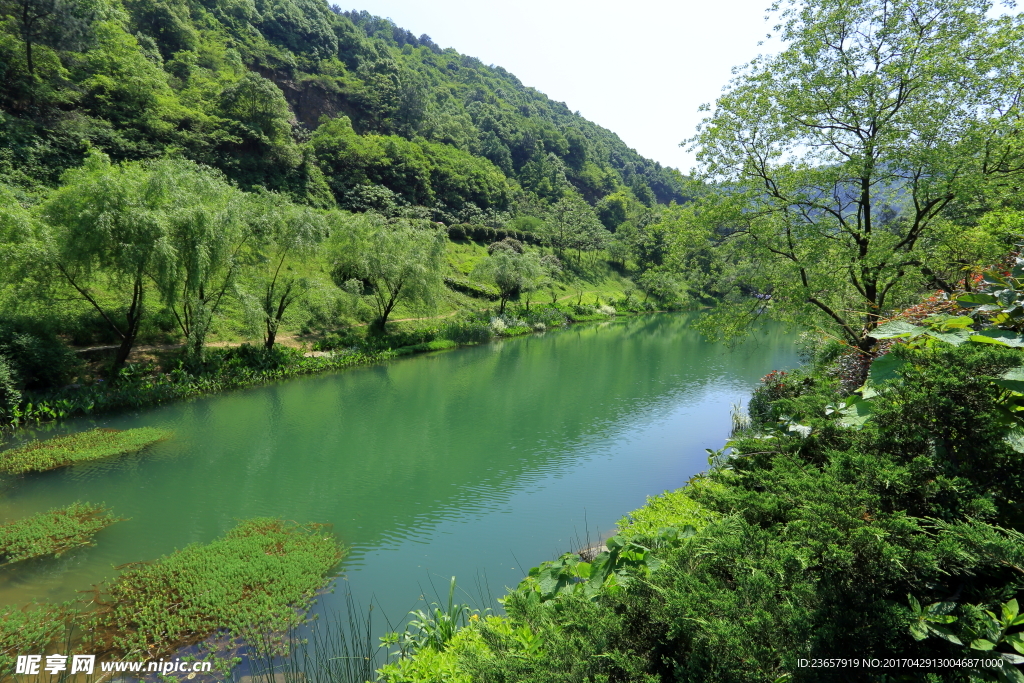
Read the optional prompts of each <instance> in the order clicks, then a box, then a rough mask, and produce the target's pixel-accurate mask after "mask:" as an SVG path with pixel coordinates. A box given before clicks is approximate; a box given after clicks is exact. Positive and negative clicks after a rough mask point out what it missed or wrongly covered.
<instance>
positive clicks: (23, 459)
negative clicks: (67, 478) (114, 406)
mask: <svg viewBox="0 0 1024 683" xmlns="http://www.w3.org/2000/svg"><path fill="white" fill-rule="evenodd" d="M170 436H171V432H169V431H167V430H164V429H156V428H155V427H137V428H135V429H125V430H120V431H119V430H116V429H91V430H89V431H85V432H78V433H76V434H69V435H67V436H58V437H53V438H50V439H46V440H45V441H32V442H29V443H28V444H25V445H24V446H18V447H16V448H10V449H7V450H5V451H3V452H2V453H0V470H3V471H4V472H10V473H12V474H21V473H24V472H45V471H46V470H52V469H56V468H58V467H66V466H68V465H73V464H74V463H78V462H87V461H89V460H99V459H101V458H111V457H114V456H118V455H125V454H127V453H135V452H137V451H141V450H142V449H144V448H146V447H147V446H150V445H152V444H154V443H157V442H158V441H163V440H164V439H168V438H170Z"/></svg>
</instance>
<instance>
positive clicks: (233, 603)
mask: <svg viewBox="0 0 1024 683" xmlns="http://www.w3.org/2000/svg"><path fill="white" fill-rule="evenodd" d="M342 555H343V553H342V549H341V547H340V546H339V545H338V543H337V541H336V540H335V539H334V537H333V536H332V535H331V534H329V533H327V532H326V531H324V529H323V525H319V524H309V525H298V524H292V523H287V522H283V521H281V520H276V519H251V520H247V521H245V522H242V523H241V524H239V525H238V526H237V527H235V528H234V529H232V530H231V531H229V532H228V533H227V534H226V535H225V536H224V537H223V538H221V539H218V540H216V541H213V542H212V543H209V544H205V545H202V544H195V545H189V546H186V547H185V548H183V549H181V550H178V551H176V552H174V553H172V554H170V555H167V556H165V557H163V558H161V559H159V560H157V561H156V562H153V563H152V564H145V565H141V566H136V567H133V568H130V569H127V570H126V571H124V572H123V573H122V574H121V575H120V576H119V577H118V578H117V579H116V580H115V581H114V582H113V584H111V585H109V586H108V587H106V588H104V589H100V591H99V595H98V596H97V599H96V604H97V605H99V609H98V610H97V611H95V612H93V613H92V614H90V615H87V617H86V620H87V621H86V623H87V626H88V627H89V628H92V629H94V633H95V634H96V636H97V641H98V645H97V647H99V648H100V649H104V648H109V649H113V650H116V651H119V652H121V653H136V654H139V656H140V657H142V656H148V657H150V658H152V657H156V656H160V655H162V654H166V653H169V652H171V651H173V650H174V649H175V648H177V647H181V646H183V645H188V644H191V643H196V642H199V641H202V640H204V639H205V638H206V637H208V636H210V635H211V634H214V633H216V632H218V631H222V630H223V631H226V632H227V634H228V635H229V637H230V638H231V640H232V641H236V640H238V639H243V638H249V639H251V638H252V637H253V636H255V637H257V638H258V639H260V642H266V637H267V634H279V635H283V634H285V633H287V632H288V630H289V629H291V628H294V627H295V626H297V625H298V624H300V623H301V622H302V620H303V614H304V613H305V611H306V610H307V609H308V607H309V605H310V603H311V601H312V599H313V597H314V596H315V594H316V593H317V591H318V590H320V589H321V588H322V587H323V586H324V583H325V579H326V577H327V576H328V575H329V574H330V572H331V570H332V569H333V568H334V567H335V566H336V565H337V564H338V562H339V561H341V558H342ZM279 642H280V643H283V642H284V641H283V640H280V641H279ZM280 647H282V648H284V647H285V645H280ZM140 653H145V655H142V654H140ZM133 656H134V655H133Z"/></svg>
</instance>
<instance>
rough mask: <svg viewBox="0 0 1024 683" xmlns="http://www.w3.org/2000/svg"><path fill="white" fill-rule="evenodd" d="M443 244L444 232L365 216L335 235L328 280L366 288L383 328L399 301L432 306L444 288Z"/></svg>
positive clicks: (360, 289)
mask: <svg viewBox="0 0 1024 683" xmlns="http://www.w3.org/2000/svg"><path fill="white" fill-rule="evenodd" d="M445 241H446V234H445V232H444V231H443V230H440V229H438V228H436V227H434V226H432V225H430V226H417V225H414V224H413V223H410V222H408V221H398V222H396V223H393V224H392V223H388V221H386V220H385V219H384V218H383V217H381V216H380V215H379V214H364V215H363V216H361V217H358V218H355V219H353V220H352V221H351V222H350V223H349V224H348V225H347V226H346V229H345V230H344V231H339V232H338V233H336V234H335V235H334V236H333V243H332V245H331V256H330V258H331V262H332V267H333V272H332V276H333V277H334V281H335V283H336V284H338V285H339V286H341V287H343V288H345V289H346V290H347V291H350V292H352V293H354V294H360V293H362V292H363V291H364V286H368V290H369V291H367V294H368V295H370V296H371V297H372V298H373V302H374V304H375V306H376V308H377V320H376V321H375V324H376V326H377V328H378V329H380V330H383V329H384V326H385V325H386V324H387V321H388V316H390V315H391V311H392V310H394V308H395V305H396V304H397V303H398V302H399V301H405V302H407V303H409V304H418V305H421V306H424V307H429V306H431V305H433V303H434V300H435V298H436V296H437V294H438V292H439V291H440V290H441V288H442V286H443V284H442V283H443V281H442V277H441V266H442V263H443V259H444V245H445ZM364 283H365V285H364Z"/></svg>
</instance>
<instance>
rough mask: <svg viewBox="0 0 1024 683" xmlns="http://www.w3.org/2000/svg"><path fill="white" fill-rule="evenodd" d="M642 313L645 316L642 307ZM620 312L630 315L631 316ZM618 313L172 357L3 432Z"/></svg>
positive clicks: (459, 319)
mask: <svg viewBox="0 0 1024 683" xmlns="http://www.w3.org/2000/svg"><path fill="white" fill-rule="evenodd" d="M633 303H637V302H633ZM636 308H637V307H633V311H635V310H636ZM639 309H640V310H641V311H645V310H646V308H645V307H642V306H641V307H639ZM620 310H622V312H623V313H628V312H632V311H631V310H630V309H629V308H622V309H620ZM617 313H618V311H617V309H616V308H614V307H612V306H610V305H608V304H579V305H576V304H558V305H551V304H534V305H533V306H531V307H530V308H529V310H527V309H526V308H525V307H520V308H518V309H517V310H515V311H513V310H512V308H511V307H510V308H509V310H508V311H507V312H506V313H505V314H498V313H497V312H496V311H489V310H485V311H475V312H468V313H464V314H462V315H459V316H451V317H447V318H438V319H427V320H416V321H406V322H400V323H392V324H389V325H388V328H387V330H385V332H384V333H377V332H374V331H373V330H371V329H370V328H368V327H348V328H344V329H343V330H340V331H334V332H331V333H325V334H323V335H321V336H320V337H319V339H317V341H316V342H315V343H314V344H313V349H314V351H315V352H320V353H316V354H315V355H307V354H306V353H305V352H304V351H302V350H301V349H296V348H289V347H284V346H275V347H274V348H273V349H269V350H268V349H264V348H263V347H256V346H251V345H242V346H238V347H232V348H212V349H208V350H207V351H206V354H205V356H204V359H203V361H201V362H194V361H193V362H186V361H184V360H182V359H181V358H180V357H179V356H177V355H173V356H168V357H166V358H164V359H163V361H162V362H161V363H136V364H130V365H128V366H127V367H126V368H125V369H123V370H122V371H121V373H120V375H119V376H118V378H117V379H116V381H113V382H107V381H103V380H94V381H92V382H89V383H87V384H81V385H72V386H68V387H65V388H63V389H60V390H56V391H48V392H36V393H26V394H25V396H24V397H23V399H22V401H21V403H20V404H19V405H18V406H16V407H15V408H14V410H13V411H12V412H11V413H10V414H9V415H7V416H5V417H6V423H5V424H4V428H5V429H6V430H7V431H11V430H13V429H17V428H19V427H24V426H28V425H32V424H38V423H44V422H50V421H54V420H61V419H64V418H68V417H75V416H83V415H96V414H101V413H107V412H114V411H118V410H130V409H138V408H144V407H148V406H153V405H158V404H162V403H168V402H171V401H180V400H186V399H190V398H196V397H198V396H204V395H208V394H213V393H217V392H221V391H227V390H231V389H242V388H247V387H253V386H259V385H261V384H266V383H269V382H274V381H279V380H284V379H289V378H292V377H299V376H303V375H311V374H319V373H324V372H333V371H338V370H343V369H347V368H351V367H356V366H361V365H367V364H372V363H377V362H380V361H383V360H387V359H389V358H394V357H395V356H402V355H409V354H413V353H422V352H427V351H439V350H445V349H451V348H456V347H458V346H462V345H465V344H474V343H479V342H484V341H487V340H489V339H493V338H499V337H512V336H518V335H523V334H530V333H533V332H540V331H544V330H546V329H549V328H557V327H563V326H565V325H569V324H572V323H576V322H592V321H599V320H608V319H610V318H611V317H613V316H615V315H616V314H617ZM37 455H38V454H37ZM19 458H20V456H19ZM12 471H13V470H12ZM19 471H20V470H19Z"/></svg>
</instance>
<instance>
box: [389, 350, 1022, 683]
mask: <svg viewBox="0 0 1024 683" xmlns="http://www.w3.org/2000/svg"><path fill="white" fill-rule="evenodd" d="M849 354H850V351H849V350H848V349H844V348H843V347H842V346H840V345H837V344H834V343H830V342H822V343H820V344H818V345H817V346H816V347H815V348H814V349H812V350H811V353H810V355H811V356H812V358H811V360H810V362H809V363H808V364H807V365H805V366H804V367H803V368H801V369H800V370H797V371H794V372H789V373H785V372H781V373H771V374H769V375H767V376H766V377H765V378H764V379H763V380H762V383H761V385H760V386H759V387H758V389H757V390H756V391H755V393H754V397H753V399H752V400H751V405H752V409H751V418H752V422H751V424H750V426H749V427H748V428H747V429H745V430H741V431H740V432H739V433H737V434H736V435H735V436H733V437H732V438H731V439H729V440H728V441H727V442H726V444H725V447H723V448H721V449H719V450H717V451H709V464H711V465H713V466H712V468H711V469H710V470H709V471H708V472H707V473H706V474H703V475H698V476H696V477H694V478H692V479H691V480H690V482H689V484H688V485H687V486H685V487H683V488H681V489H678V490H676V491H673V492H668V493H665V494H663V495H661V496H657V497H654V498H651V499H650V500H649V501H648V503H647V504H646V505H645V506H643V507H641V508H639V509H638V510H636V511H634V512H633V513H631V514H630V515H629V516H627V517H626V518H625V519H623V520H621V521H620V523H619V525H618V526H619V529H620V531H619V533H618V534H617V535H616V536H614V537H612V538H611V539H609V541H608V542H607V543H606V550H604V551H603V552H600V553H599V554H597V555H596V556H595V557H593V558H584V557H581V556H580V555H578V554H573V553H568V554H566V555H563V556H562V557H560V558H559V559H557V560H555V561H552V562H546V563H543V564H541V565H540V566H538V567H535V568H533V569H532V570H530V571H529V573H528V576H527V577H526V578H525V579H524V580H523V581H522V582H521V583H520V585H519V586H518V588H516V589H515V590H513V591H511V592H510V593H508V594H507V595H506V596H505V597H504V598H503V601H502V602H503V605H504V608H505V610H506V616H503V617H496V616H488V615H484V614H479V613H476V614H474V613H472V612H465V611H459V613H458V616H459V617H460V625H461V626H462V628H461V629H458V630H456V629H451V630H450V631H448V633H449V635H448V637H447V639H446V640H444V642H440V643H439V642H437V640H436V639H434V640H431V639H429V638H424V637H423V636H424V635H425V634H436V633H437V629H438V627H439V625H440V619H441V616H440V615H439V616H437V618H435V619H434V620H426V621H423V622H421V623H419V624H415V625H414V626H412V627H410V628H409V629H407V631H406V632H405V633H404V634H398V635H397V636H396V637H395V638H394V640H395V642H405V643H412V646H410V647H408V648H406V650H405V651H404V652H403V653H402V654H403V655H404V656H402V657H401V658H399V659H398V660H397V661H394V662H392V663H390V664H388V665H386V666H384V667H383V668H382V669H381V670H380V672H379V673H380V676H381V680H383V681H386V682H387V683H421V682H423V681H439V682H440V681H443V682H445V683H470V682H472V681H482V680H486V681H508V682H509V683H511V682H513V681H515V682H516V683H529V682H533V683H541V682H542V681H544V682H546V681H554V680H589V679H594V680H618V681H649V680H679V681H716V682H720V681H724V682H727V683H730V682H735V683H747V682H750V681H758V682H764V683H777V682H779V681H794V682H795V681H832V680H836V681H839V680H849V677H850V676H851V675H853V674H856V675H857V676H860V675H864V676H865V677H871V680H873V679H874V678H875V677H881V676H883V675H886V674H887V672H888V671H889V670H888V669H887V668H886V667H885V666H884V665H883V664H881V662H884V661H885V660H886V659H891V658H908V659H914V660H920V661H932V662H934V661H939V660H941V659H944V658H945V659H965V658H970V659H971V661H972V662H974V663H973V664H972V663H968V664H967V665H965V667H964V668H962V669H960V670H957V671H955V672H953V674H952V675H951V672H950V670H948V669H945V670H943V669H939V668H937V667H931V666H928V667H926V668H925V670H924V671H923V672H921V673H923V675H924V678H923V679H922V680H928V681H940V680H941V681H953V680H955V681H960V680H963V681H968V680H970V681H980V680H1002V681H1018V680H1021V673H1020V670H1019V669H1018V668H1017V665H1018V664H1019V663H1020V662H1022V661H1024V659H1022V658H1021V657H1020V656H1019V654H1017V653H1021V654H1024V652H1022V647H1021V639H1022V638H1024V630H1022V629H1021V626H1022V625H1024V619H1020V618H1019V616H1018V605H1019V602H1018V601H1019V600H1020V599H1021V598H1024V595H1022V591H1021V582H1020V576H1021V573H1022V572H1024V570H1022V569H1021V567H1024V558H1022V557H1021V548H1022V547H1024V544H1022V543H1024V536H1022V535H1021V530H1022V528H1024V523H1022V517H1021V513H1020V502H1019V501H1021V500H1022V499H1024V479H1022V478H1021V477H1020V476H1017V475H1016V474H1015V473H1018V472H1020V471H1021V464H1022V455H1021V453H1020V452H1018V450H1017V448H1016V447H1015V446H1014V445H1013V442H1012V441H1008V440H1007V439H1006V438H1005V435H1006V427H1005V424H1004V423H1003V421H1001V419H1000V418H999V415H1000V412H999V411H1000V410H1001V408H1000V406H1001V405H1003V404H1004V403H1005V401H1006V400H1007V394H1006V392H1005V389H1004V388H1003V387H1002V386H1001V385H1000V382H1001V381H1002V380H1000V379H999V378H1000V377H1001V376H1003V375H1004V374H1006V373H1008V372H1011V371H1014V372H1015V371H1016V370H1013V369H1014V368H1018V367H1019V366H1021V358H1020V354H1019V351H1017V350H1015V349H1010V348H999V347H994V346H993V345H991V344H982V343H976V344H962V345H954V344H951V343H931V344H925V343H920V344H917V345H915V344H913V343H908V344H898V345H896V346H894V347H892V349H891V350H889V352H888V354H887V355H886V356H882V357H883V358H886V357H887V358H888V359H889V360H888V361H886V362H884V363H882V366H884V369H881V367H880V368H879V369H878V370H877V371H872V372H871V373H870V374H869V383H870V384H869V388H870V389H871V392H861V393H862V394H864V395H865V396H866V395H870V396H871V399H870V401H871V411H870V417H869V418H868V419H867V420H865V419H863V418H864V415H865V413H864V412H863V411H860V412H858V411H856V410H854V409H853V408H852V406H853V405H855V402H854V399H855V398H856V396H855V395H851V394H850V389H849V388H847V389H844V388H843V386H842V383H841V382H842V380H843V379H844V378H843V373H842V370H843V368H844V367H846V366H847V365H849V362H850V361H849V359H848V358H847V356H849ZM1018 396H1019V394H1018ZM1011 398H1012V397H1011ZM848 408H849V409H848ZM936 444H938V445H936ZM852 652H856V653H858V656H859V657H862V658H864V660H863V661H867V662H871V661H873V660H877V661H878V662H880V663H879V664H870V665H868V666H867V669H868V670H858V671H856V672H854V671H852V670H851V669H850V666H845V667H844V666H838V667H836V668H835V670H822V669H817V668H810V667H808V666H806V665H805V664H803V663H802V662H804V661H813V660H815V659H818V660H831V661H837V662H838V661H841V660H842V658H844V657H848V656H849V655H850V653H852ZM984 658H987V659H984ZM865 680H868V678H865Z"/></svg>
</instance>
